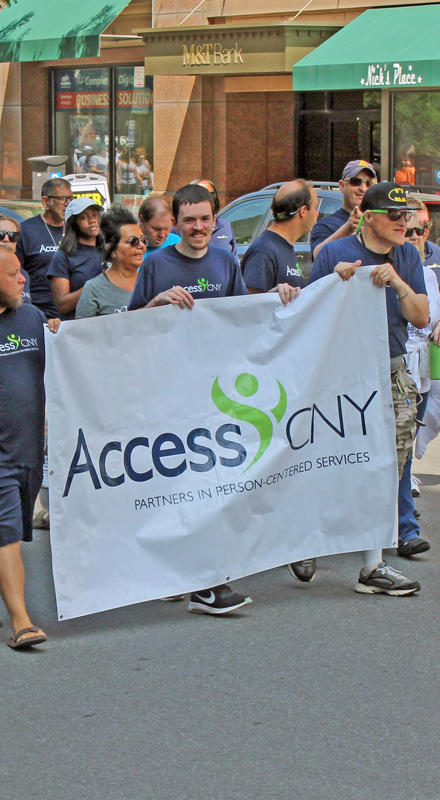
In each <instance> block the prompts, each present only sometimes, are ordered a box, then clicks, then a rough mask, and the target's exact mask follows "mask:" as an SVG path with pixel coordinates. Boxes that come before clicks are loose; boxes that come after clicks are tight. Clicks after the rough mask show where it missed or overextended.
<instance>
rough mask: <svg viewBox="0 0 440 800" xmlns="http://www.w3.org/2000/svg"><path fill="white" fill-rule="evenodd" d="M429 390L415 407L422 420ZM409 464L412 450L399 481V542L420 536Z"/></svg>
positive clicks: (418, 417)
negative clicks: (415, 514)
mask: <svg viewBox="0 0 440 800" xmlns="http://www.w3.org/2000/svg"><path fill="white" fill-rule="evenodd" d="M428 394H429V392H424V393H423V394H422V402H421V403H419V405H418V407H417V419H418V420H419V421H422V419H423V415H424V413H425V411H426V404H427V402H428ZM411 465H412V450H411V452H410V454H409V456H408V458H407V460H406V464H405V466H404V468H403V472H402V477H401V479H400V481H399V542H400V543H401V544H403V543H404V542H409V541H410V539H416V538H417V537H418V536H420V526H419V525H418V523H417V520H416V518H415V516H414V498H413V496H412V492H411Z"/></svg>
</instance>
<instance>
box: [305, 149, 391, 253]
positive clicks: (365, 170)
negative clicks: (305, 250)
mask: <svg viewBox="0 0 440 800" xmlns="http://www.w3.org/2000/svg"><path fill="white" fill-rule="evenodd" d="M374 183H377V175H376V172H375V170H374V167H373V165H372V164H369V163H368V161H363V160H362V159H356V161H349V162H348V164H346V165H345V167H344V169H343V172H342V177H341V180H340V181H339V188H340V190H341V192H342V194H343V199H342V207H341V208H339V209H338V210H337V211H335V213H334V214H329V215H328V216H327V217H323V218H322V219H320V220H319V222H317V223H316V225H315V227H314V228H313V230H312V234H311V236H310V246H311V248H312V254H313V258H316V256H317V255H318V253H319V251H320V250H321V247H323V246H324V245H325V244H327V242H334V241H335V240H336V239H344V238H345V237H346V236H351V235H352V234H353V233H356V228H357V226H358V224H359V220H360V218H361V212H360V210H359V206H360V204H361V202H362V198H363V196H364V194H365V192H366V191H367V189H368V188H369V187H370V186H372V185H373V184H374Z"/></svg>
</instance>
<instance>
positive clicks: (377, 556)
mask: <svg viewBox="0 0 440 800" xmlns="http://www.w3.org/2000/svg"><path fill="white" fill-rule="evenodd" d="M362 555H363V557H364V566H363V570H364V572H365V573H367V575H369V574H370V572H373V570H374V569H376V567H377V566H378V565H379V564H380V562H381V561H382V550H364V552H363V553H362Z"/></svg>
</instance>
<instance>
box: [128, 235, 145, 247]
mask: <svg viewBox="0 0 440 800" xmlns="http://www.w3.org/2000/svg"><path fill="white" fill-rule="evenodd" d="M125 244H129V245H130V247H139V245H140V244H144V245H145V246H147V244H148V239H147V237H146V236H130V238H129V239H126V240H125Z"/></svg>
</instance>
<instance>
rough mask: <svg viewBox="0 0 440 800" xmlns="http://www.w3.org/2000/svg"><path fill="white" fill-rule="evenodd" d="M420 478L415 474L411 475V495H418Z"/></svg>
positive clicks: (419, 492)
mask: <svg viewBox="0 0 440 800" xmlns="http://www.w3.org/2000/svg"><path fill="white" fill-rule="evenodd" d="M421 482H422V481H421V480H420V478H416V476H415V475H411V494H412V496H413V497H420V495H421V491H420V489H419V486H420V484H421Z"/></svg>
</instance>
